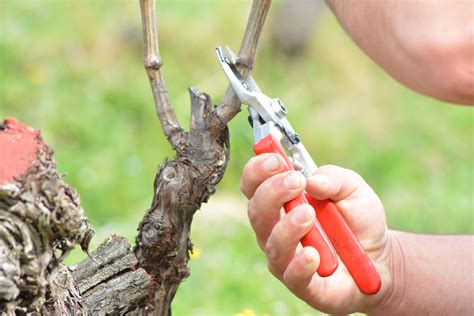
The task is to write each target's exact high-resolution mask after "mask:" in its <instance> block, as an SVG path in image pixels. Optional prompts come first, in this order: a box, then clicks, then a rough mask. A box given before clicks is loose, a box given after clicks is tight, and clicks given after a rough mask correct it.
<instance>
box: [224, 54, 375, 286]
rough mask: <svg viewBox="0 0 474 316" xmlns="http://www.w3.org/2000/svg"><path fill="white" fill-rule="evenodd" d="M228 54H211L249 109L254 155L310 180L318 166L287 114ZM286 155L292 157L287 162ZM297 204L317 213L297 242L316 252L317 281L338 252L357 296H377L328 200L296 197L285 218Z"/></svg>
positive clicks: (369, 268)
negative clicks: (278, 159)
mask: <svg viewBox="0 0 474 316" xmlns="http://www.w3.org/2000/svg"><path fill="white" fill-rule="evenodd" d="M227 51H228V54H227V53H226V52H225V51H224V49H222V48H221V47H218V48H216V54H217V58H218V60H219V62H220V65H221V67H222V69H223V71H224V73H225V75H226V77H227V79H228V80H229V82H230V84H231V86H232V88H233V89H234V91H235V93H236V94H237V96H238V97H239V99H240V102H242V103H244V104H247V105H248V111H249V114H250V116H249V121H250V123H251V125H252V127H253V131H254V147H253V148H254V151H255V153H256V154H257V155H260V154H263V153H277V154H280V155H281V156H282V157H283V159H284V160H285V168H284V170H285V171H290V170H298V171H301V172H302V173H303V175H304V176H305V177H309V176H311V175H312V174H313V173H314V172H315V171H316V169H317V166H316V164H315V162H314V161H313V159H312V158H311V155H310V154H309V153H308V151H307V150H306V148H305V146H304V145H303V142H302V141H301V138H300V136H299V135H298V134H297V133H296V132H295V130H294V129H293V127H292V126H291V124H290V122H289V121H288V119H287V118H286V114H287V109H286V107H285V105H284V104H283V102H282V101H281V100H280V99H278V98H270V97H268V96H267V95H265V94H263V93H262V92H261V90H260V88H259V87H258V85H257V84H256V82H255V80H254V79H253V78H252V77H251V76H250V77H249V78H248V79H244V78H243V77H242V75H241V74H240V73H239V71H238V69H237V67H236V64H237V60H238V57H237V56H236V55H235V54H234V53H233V52H232V50H231V49H230V48H228V47H227ZM285 149H286V151H285ZM286 152H288V153H291V158H290V157H288V155H287V153H286ZM300 204H310V205H311V206H312V207H313V208H314V210H315V212H316V218H317V219H316V220H315V222H314V225H313V227H312V228H311V230H310V231H309V233H308V234H306V235H305V236H304V237H303V238H302V239H301V244H302V245H303V246H304V247H306V246H311V247H314V248H315V249H316V250H317V251H318V252H319V256H320V265H319V267H318V269H317V273H318V275H320V276H321V277H327V276H330V275H332V274H333V273H334V271H336V269H337V267H338V258H337V255H336V252H337V254H338V255H339V258H340V259H341V261H342V262H343V263H344V265H345V266H346V268H347V270H348V271H349V273H350V274H351V276H352V278H353V280H354V281H355V283H356V284H357V286H358V287H359V289H360V291H361V292H363V293H365V294H375V293H377V292H378V291H379V289H380V286H381V280H380V276H379V274H378V272H377V270H376V269H375V267H374V265H373V263H372V261H371V260H370V259H369V257H368V256H367V254H366V253H365V251H364V249H363V248H362V246H361V245H360V243H359V241H358V240H357V238H356V237H355V236H354V234H353V233H352V231H351V230H350V228H349V226H348V225H347V223H346V221H345V220H344V218H343V216H342V215H341V213H340V212H339V210H338V209H337V207H336V205H335V204H334V203H333V202H332V201H330V200H316V199H314V198H313V197H311V196H309V195H307V194H301V195H300V196H298V197H297V198H295V199H294V200H292V201H290V202H287V203H286V204H285V205H284V209H285V212H287V213H288V212H289V211H291V210H292V209H293V208H294V207H296V206H298V205H300Z"/></svg>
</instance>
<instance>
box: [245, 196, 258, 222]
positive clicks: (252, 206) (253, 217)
mask: <svg viewBox="0 0 474 316" xmlns="http://www.w3.org/2000/svg"><path fill="white" fill-rule="evenodd" d="M258 213H259V212H258V210H257V206H256V203H255V199H250V201H249V203H248V206H247V214H248V217H249V221H250V224H252V226H253V227H255V226H256V225H257V224H258V222H259V219H260V216H259V215H258Z"/></svg>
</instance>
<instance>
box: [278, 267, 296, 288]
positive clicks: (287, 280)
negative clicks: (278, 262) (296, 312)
mask: <svg viewBox="0 0 474 316" xmlns="http://www.w3.org/2000/svg"><path fill="white" fill-rule="evenodd" d="M282 281H283V284H285V286H286V287H287V288H288V289H289V290H290V291H292V292H295V291H296V289H297V288H298V284H297V282H296V281H295V279H294V278H293V275H292V274H291V273H290V272H289V271H288V270H287V271H285V273H283V276H282Z"/></svg>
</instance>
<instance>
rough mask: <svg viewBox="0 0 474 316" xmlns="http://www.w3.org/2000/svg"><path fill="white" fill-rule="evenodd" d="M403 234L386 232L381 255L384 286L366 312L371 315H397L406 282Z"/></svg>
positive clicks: (391, 231)
mask: <svg viewBox="0 0 474 316" xmlns="http://www.w3.org/2000/svg"><path fill="white" fill-rule="evenodd" d="M402 234H403V233H401V232H398V231H394V230H388V231H387V244H386V247H385V251H384V254H383V261H384V266H385V269H386V274H387V275H386V277H385V278H384V279H385V280H384V281H385V286H384V285H382V287H383V288H384V287H385V288H384V289H383V292H382V293H381V294H382V295H381V296H380V297H379V298H378V300H377V302H375V303H374V304H373V305H372V307H371V308H369V309H368V310H367V312H368V314H371V315H387V314H390V315H392V314H397V312H396V311H397V309H398V307H399V306H400V304H401V302H402V301H403V296H404V293H405V290H404V289H405V280H406V277H405V276H406V264H405V263H406V256H405V252H406V246H405V240H404V238H403V236H402Z"/></svg>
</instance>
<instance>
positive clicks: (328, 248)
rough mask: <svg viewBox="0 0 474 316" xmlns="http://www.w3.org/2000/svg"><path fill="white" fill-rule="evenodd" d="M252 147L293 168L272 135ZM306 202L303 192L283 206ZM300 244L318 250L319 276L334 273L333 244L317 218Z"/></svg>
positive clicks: (257, 151) (257, 152) (335, 265)
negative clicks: (277, 158)
mask: <svg viewBox="0 0 474 316" xmlns="http://www.w3.org/2000/svg"><path fill="white" fill-rule="evenodd" d="M253 149H254V151H255V153H256V154H257V155H260V154H263V153H276V154H280V155H281V156H282V157H283V158H284V159H285V161H286V165H285V168H284V170H285V171H290V170H294V168H293V164H292V163H291V162H290V159H289V158H288V156H287V155H286V153H285V151H284V150H283V148H282V147H281V145H280V142H279V141H278V140H277V139H276V138H275V137H274V136H273V135H268V136H266V137H264V138H262V139H261V140H260V141H259V142H258V143H256V144H255V146H254V147H253ZM307 203H308V200H307V199H306V197H305V196H304V195H303V194H301V195H300V196H298V197H297V198H295V199H293V200H291V201H289V202H287V203H285V205H284V207H283V208H284V209H285V212H287V213H288V212H289V211H291V210H292V209H293V208H294V207H296V206H298V205H301V204H307ZM301 244H302V245H303V246H304V247H306V246H311V247H314V248H315V249H316V250H317V251H318V252H319V257H320V263H319V267H318V270H317V272H318V274H319V275H320V276H322V277H326V276H330V275H331V274H333V273H334V271H336V269H337V265H338V261H337V256H336V252H335V251H334V248H333V246H332V245H331V243H330V242H329V239H328V237H327V236H326V234H325V233H324V231H323V229H322V228H321V225H320V224H319V223H318V221H317V220H315V221H314V225H313V227H312V228H311V230H310V231H309V233H307V234H306V235H305V236H304V237H303V238H302V239H301Z"/></svg>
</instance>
